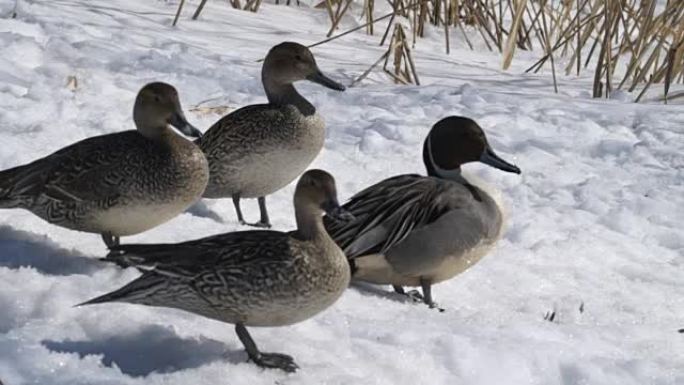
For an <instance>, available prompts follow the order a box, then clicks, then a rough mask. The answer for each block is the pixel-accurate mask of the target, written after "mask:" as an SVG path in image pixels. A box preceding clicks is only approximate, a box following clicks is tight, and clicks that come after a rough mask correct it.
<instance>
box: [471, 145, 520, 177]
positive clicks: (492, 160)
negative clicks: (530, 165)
mask: <svg viewBox="0 0 684 385" xmlns="http://www.w3.org/2000/svg"><path fill="white" fill-rule="evenodd" d="M480 162H482V163H484V164H486V165H488V166H492V167H495V168H498V169H499V170H502V171H506V172H512V173H515V174H520V169H519V168H518V166H516V165H514V164H511V163H508V162H506V161H505V160H503V159H501V158H500V157H499V156H498V155H496V153H495V152H494V150H492V148H491V147H489V146H487V148H486V149H485V151H484V153H483V154H482V156H481V157H480Z"/></svg>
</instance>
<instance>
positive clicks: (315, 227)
mask: <svg viewBox="0 0 684 385" xmlns="http://www.w3.org/2000/svg"><path fill="white" fill-rule="evenodd" d="M319 211H320V210H319V209H318V208H316V207H313V206H311V205H309V204H297V203H295V217H296V220H297V235H298V238H300V239H303V240H307V241H312V240H316V239H322V238H325V237H326V236H327V235H328V233H327V232H326V231H325V226H324V225H323V217H322V216H321V215H320V212H319Z"/></svg>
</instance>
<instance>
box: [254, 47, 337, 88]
mask: <svg viewBox="0 0 684 385" xmlns="http://www.w3.org/2000/svg"><path fill="white" fill-rule="evenodd" d="M261 78H262V81H263V82H264V85H265V86H266V89H267V90H266V92H267V93H268V92H269V88H278V87H283V86H287V85H291V84H292V83H294V82H296V81H299V80H309V81H312V82H314V83H318V84H320V85H322V86H324V87H328V88H330V89H333V90H336V91H344V89H345V87H344V86H343V85H342V84H340V83H338V82H336V81H334V80H332V79H330V78H329V77H327V76H326V75H324V74H323V72H321V70H320V69H319V68H318V65H317V64H316V59H314V56H313V54H312V53H311V51H310V50H309V49H308V48H306V47H305V46H303V45H301V44H298V43H292V42H284V43H280V44H278V45H276V46H274V47H273V48H271V50H270V51H268V55H266V59H264V65H263V67H262V69H261Z"/></svg>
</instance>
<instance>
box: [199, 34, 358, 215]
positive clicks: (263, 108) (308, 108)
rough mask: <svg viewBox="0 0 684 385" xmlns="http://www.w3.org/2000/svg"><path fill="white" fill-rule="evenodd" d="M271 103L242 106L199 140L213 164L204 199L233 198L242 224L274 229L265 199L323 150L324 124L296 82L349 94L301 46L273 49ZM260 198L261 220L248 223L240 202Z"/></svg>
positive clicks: (267, 72) (266, 80)
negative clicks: (296, 87) (309, 82)
mask: <svg viewBox="0 0 684 385" xmlns="http://www.w3.org/2000/svg"><path fill="white" fill-rule="evenodd" d="M261 80H262V83H263V87H264V90H265V91H266V97H267V98H268V103H267V104H254V105H249V106H245V107H242V108H240V109H238V110H235V111H233V112H231V113H230V114H228V115H226V116H224V117H223V118H221V119H220V120H219V121H217V122H216V123H214V125H212V126H211V127H210V128H209V129H208V130H207V131H206V132H205V134H204V136H203V137H202V138H201V139H200V140H198V141H197V143H198V144H199V146H200V148H202V151H204V153H205V155H206V157H207V160H208V161H209V184H208V185H207V188H206V190H205V192H204V198H209V199H218V198H228V197H230V198H232V200H233V205H234V206H235V212H236V214H237V219H238V222H239V223H240V224H242V225H250V226H255V227H266V228H268V227H271V223H270V220H269V216H268V211H267V209H266V196H267V195H269V194H272V193H274V192H276V191H278V190H280V189H281V188H283V187H285V186H286V185H288V184H289V183H290V182H292V181H293V180H295V179H296V178H297V177H298V176H299V175H301V173H302V172H304V170H305V169H306V168H307V167H308V166H309V164H310V163H311V162H312V161H313V160H314V159H315V158H316V156H317V155H318V153H319V152H320V151H321V149H322V148H323V141H324V139H325V122H324V121H323V118H322V117H321V116H320V115H319V114H318V113H317V111H316V107H314V105H313V104H311V103H310V102H309V101H308V100H306V99H305V98H304V97H303V96H302V95H300V94H299V93H298V92H297V90H296V89H295V87H294V86H293V83H294V82H297V81H300V80H308V81H311V82H314V83H318V84H320V85H322V86H324V87H327V88H330V89H333V90H337V91H344V89H345V87H344V86H343V85H342V84H340V83H338V82H336V81H334V80H332V79H330V78H329V77H328V76H326V75H324V74H323V72H321V70H320V69H319V68H318V65H317V64H316V59H315V58H314V56H313V54H312V53H311V51H310V50H309V49H308V48H307V47H305V46H303V45H301V44H298V43H294V42H284V43H281V44H278V45H276V46H274V47H273V48H271V50H270V51H269V52H268V54H267V55H266V58H265V59H264V63H263V66H262V69H261ZM243 198H257V201H258V204H259V210H260V214H261V216H260V220H259V221H258V222H255V223H247V222H246V221H245V219H244V216H243V215H242V210H241V208H240V199H243Z"/></svg>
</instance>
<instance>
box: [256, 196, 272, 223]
mask: <svg viewBox="0 0 684 385" xmlns="http://www.w3.org/2000/svg"><path fill="white" fill-rule="evenodd" d="M257 201H258V202H259V212H260V213H261V219H260V220H259V222H257V223H255V226H256V227H265V228H267V229H270V228H271V221H270V220H269V219H268V210H267V209H266V197H259V198H257Z"/></svg>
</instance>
